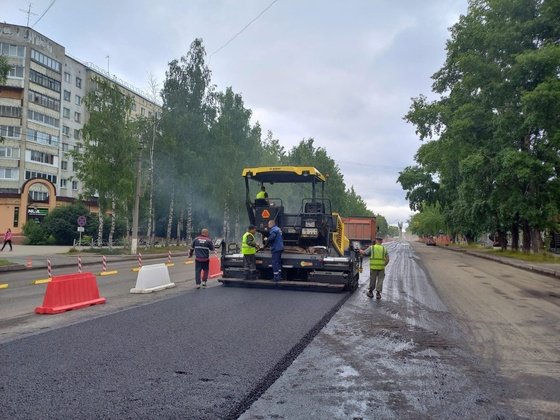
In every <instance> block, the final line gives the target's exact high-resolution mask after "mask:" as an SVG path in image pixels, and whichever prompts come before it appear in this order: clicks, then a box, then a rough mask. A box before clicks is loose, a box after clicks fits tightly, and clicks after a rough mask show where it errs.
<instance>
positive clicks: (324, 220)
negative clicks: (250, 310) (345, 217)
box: [219, 166, 360, 291]
mask: <svg viewBox="0 0 560 420" xmlns="http://www.w3.org/2000/svg"><path fill="white" fill-rule="evenodd" d="M242 177H243V178H244V179H245V190H246V197H245V204H246V208H247V214H248V219H249V223H250V224H252V225H255V226H256V228H257V236H261V237H262V238H265V237H267V236H268V221H269V220H274V221H275V223H276V225H277V226H278V227H279V228H280V229H281V230H282V237H283V240H284V252H283V253H282V279H281V280H280V281H272V277H273V274H272V255H271V252H270V250H269V249H267V248H266V247H264V248H261V249H259V250H258V251H257V253H256V268H257V274H258V276H257V277H258V278H257V279H245V278H244V277H245V276H244V274H245V273H244V268H243V255H242V254H240V253H239V245H238V244H237V243H231V244H226V243H225V242H224V243H222V257H221V258H222V259H221V266H222V272H223V275H222V278H221V279H220V280H219V281H220V282H222V283H223V284H224V285H226V286H244V287H273V288H295V289H311V290H318V291H319V290H320V291H343V290H347V291H354V290H356V288H357V287H358V277H359V270H360V263H359V261H360V259H359V255H358V250H357V249H354V248H352V247H351V246H350V242H349V240H348V238H347V237H346V235H345V226H344V222H343V221H342V218H341V217H340V215H339V214H338V213H336V212H333V211H332V209H331V202H330V200H329V199H327V198H325V194H324V193H325V182H326V181H327V179H326V177H325V176H324V175H323V174H321V172H319V171H318V170H317V169H316V168H314V167H301V166H276V167H250V168H245V169H243V172H242ZM273 185H274V186H276V185H281V186H286V185H292V186H293V188H294V189H293V190H289V189H288V188H286V187H284V189H283V190H282V189H281V188H278V189H279V190H281V191H284V192H285V193H286V196H285V197H273V196H269V197H267V198H259V199H253V198H252V197H255V196H256V194H255V192H256V191H257V190H258V189H260V187H262V186H273ZM251 187H253V188H251ZM268 190H269V191H270V189H269V188H268ZM288 191H295V192H297V193H298V194H299V196H302V197H303V198H301V200H299V198H298V199H297V200H296V199H295V198H294V197H295V196H296V194H291V193H289V192H288ZM299 196H298V197H299ZM290 206H291V207H292V208H291V209H290V208H289V207H290ZM262 242H263V243H264V240H263V241H262Z"/></svg>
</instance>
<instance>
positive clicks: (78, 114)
mask: <svg viewBox="0 0 560 420" xmlns="http://www.w3.org/2000/svg"><path fill="white" fill-rule="evenodd" d="M80 118H81V115H80V113H79V112H74V121H76V122H80Z"/></svg>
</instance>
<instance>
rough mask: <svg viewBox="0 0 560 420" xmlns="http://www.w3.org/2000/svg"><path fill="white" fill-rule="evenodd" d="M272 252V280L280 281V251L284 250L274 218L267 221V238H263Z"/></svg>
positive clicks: (280, 233) (280, 232) (280, 234)
mask: <svg viewBox="0 0 560 420" xmlns="http://www.w3.org/2000/svg"><path fill="white" fill-rule="evenodd" d="M265 241H267V245H269V246H270V252H271V253H272V274H273V277H272V280H273V281H280V279H281V278H282V251H284V240H283V239H282V231H281V230H280V228H279V227H278V226H276V222H275V221H274V220H272V219H271V220H269V221H268V238H265Z"/></svg>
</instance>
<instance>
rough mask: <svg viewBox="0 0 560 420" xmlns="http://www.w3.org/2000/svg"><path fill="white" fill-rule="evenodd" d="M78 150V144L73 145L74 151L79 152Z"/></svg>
mask: <svg viewBox="0 0 560 420" xmlns="http://www.w3.org/2000/svg"><path fill="white" fill-rule="evenodd" d="M79 151H80V145H79V144H77V145H75V146H74V152H79Z"/></svg>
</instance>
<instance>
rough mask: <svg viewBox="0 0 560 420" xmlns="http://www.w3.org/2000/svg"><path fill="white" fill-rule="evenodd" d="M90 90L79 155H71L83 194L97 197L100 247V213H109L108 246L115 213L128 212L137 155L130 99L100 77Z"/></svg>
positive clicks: (112, 230)
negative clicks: (110, 214) (86, 120)
mask: <svg viewBox="0 0 560 420" xmlns="http://www.w3.org/2000/svg"><path fill="white" fill-rule="evenodd" d="M93 83H94V86H95V87H94V89H92V90H91V91H90V92H89V93H88V94H87V95H86V97H85V98H84V103H85V105H86V107H87V109H88V111H89V114H90V115H89V119H88V122H87V123H86V124H85V125H84V128H83V130H82V132H83V141H84V147H83V152H80V151H75V152H71V154H72V156H73V158H74V162H75V166H76V173H77V176H78V179H80V180H81V182H82V183H83V186H84V190H85V192H86V194H88V195H89V196H90V197H93V196H95V195H97V197H98V201H99V209H100V212H99V231H98V244H99V245H102V238H103V214H104V213H105V212H106V211H107V210H108V209H109V206H110V208H111V210H112V217H111V230H110V232H109V244H111V243H112V239H113V233H114V230H115V223H116V213H117V212H118V211H124V210H125V209H130V208H131V206H130V205H129V204H128V203H130V202H131V200H132V195H133V191H134V180H135V178H136V170H135V163H136V156H137V155H138V153H139V152H140V148H139V143H138V140H137V139H136V138H135V136H134V128H133V121H132V120H131V117H130V113H131V111H132V102H133V100H132V98H131V97H129V96H127V95H125V94H124V93H123V92H122V91H121V90H120V89H119V87H118V86H117V85H115V84H113V83H111V82H110V81H107V80H105V79H101V78H94V79H93Z"/></svg>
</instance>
